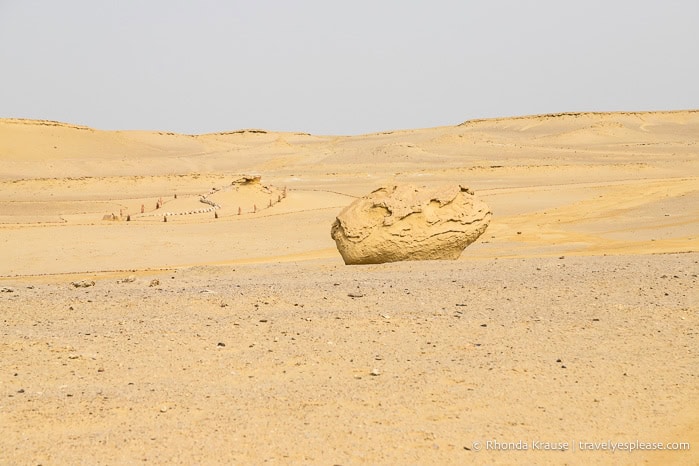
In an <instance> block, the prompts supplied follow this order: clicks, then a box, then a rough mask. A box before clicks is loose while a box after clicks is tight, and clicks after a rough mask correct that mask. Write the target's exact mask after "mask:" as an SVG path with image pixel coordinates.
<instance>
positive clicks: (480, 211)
mask: <svg viewBox="0 0 699 466" xmlns="http://www.w3.org/2000/svg"><path fill="white" fill-rule="evenodd" d="M490 218H491V212H490V209H489V208H488V206H487V205H486V204H485V203H484V202H483V201H481V200H479V199H478V198H476V196H475V195H474V194H473V192H472V191H471V190H469V189H468V188H466V187H463V186H460V185H452V186H443V187H439V188H427V187H416V186H412V185H400V186H386V187H382V188H379V189H377V190H376V191H374V192H372V193H371V194H369V195H368V196H364V197H362V198H360V199H357V200H356V201H354V202H353V203H352V204H350V205H349V206H347V207H346V208H345V209H344V210H343V211H342V212H340V214H339V215H338V216H337V220H336V221H335V223H334V224H333V226H332V230H331V235H332V237H333V239H334V240H335V243H336V244H337V249H338V250H339V251H340V254H341V255H342V258H343V259H344V261H345V264H380V263H383V262H395V261H404V260H433V259H457V258H458V257H459V256H460V255H461V252H462V251H463V250H464V248H466V246H468V245H469V244H471V243H473V242H474V241H475V240H476V239H477V238H478V237H479V236H480V235H481V234H482V233H483V232H484V231H485V229H486V228H487V227H488V223H489V222H490Z"/></svg>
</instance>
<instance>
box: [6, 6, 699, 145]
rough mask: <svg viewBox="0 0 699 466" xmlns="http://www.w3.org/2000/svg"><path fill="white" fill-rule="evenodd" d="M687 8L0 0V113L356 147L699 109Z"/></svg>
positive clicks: (693, 33) (696, 34)
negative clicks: (446, 133) (384, 140)
mask: <svg viewBox="0 0 699 466" xmlns="http://www.w3.org/2000/svg"><path fill="white" fill-rule="evenodd" d="M698 83H699V1H696V0H684V1H683V0H674V1H673V0H658V1H648V0H634V1H632V0H604V1H603V0H584V1H573V0H570V1H565V0H529V1H525V0H519V1H517V0H488V1H486V0H482V1H469V0H462V1H455V0H454V1H452V0H431V1H410V0H404V1H397V0H383V1H382V0H374V1H367V0H353V1H343V2H339V1H332V0H299V1H293V0H287V1H281V0H258V1H252V0H250V1H240V0H231V1H223V0H198V1H194V0H192V1H181V0H180V1H173V0H150V1H148V0H142V1H135V0H120V1H98V0H62V1H55V0H43V1H42V0H0V117H22V118H36V119H50V120H60V121H66V122H71V123H77V124H84V125H88V126H92V127H96V128H100V129H148V130H164V131H176V132H183V133H203V132H214V131H225V130H235V129H240V128H265V129H269V130H278V131H305V132H311V133H314V134H359V133H366V132H374V131H383V130H391V129H401V128H402V129H409V128H423V127H430V126H441V125H451V124H457V123H460V122H462V121H464V120H467V119H471V118H486V117H496V116H513V115H524V114H532V113H549V112H563V111H612V110H664V109H667V110H673V109H689V108H699V84H698Z"/></svg>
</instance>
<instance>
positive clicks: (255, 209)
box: [252, 204, 257, 214]
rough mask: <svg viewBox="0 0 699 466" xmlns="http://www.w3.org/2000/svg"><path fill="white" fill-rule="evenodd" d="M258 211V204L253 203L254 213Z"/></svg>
mask: <svg viewBox="0 0 699 466" xmlns="http://www.w3.org/2000/svg"><path fill="white" fill-rule="evenodd" d="M256 212H257V204H253V205H252V213H253V214H254V213H256Z"/></svg>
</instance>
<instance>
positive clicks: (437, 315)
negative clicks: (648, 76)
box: [0, 110, 699, 464]
mask: <svg viewBox="0 0 699 466" xmlns="http://www.w3.org/2000/svg"><path fill="white" fill-rule="evenodd" d="M698 142H699V111H697V110H689V111H672V112H633V113H565V114H552V115H534V116H525V117H514V118H498V119H490V120H474V121H468V122H464V123H462V124H459V125H455V126H445V127H438V128H427V129H414V130H404V131H391V132H382V133H374V134H367V135H362V136H317V135H309V134H305V133H275V132H270V131H265V130H262V129H250V130H239V131H231V132H226V133H215V134H204V135H180V134H173V133H165V132H149V131H102V130H96V129H92V128H87V127H83V126H76V125H71V124H67V123H59V122H50V121H31V120H18V119H5V120H0V162H1V163H0V288H2V289H3V290H9V291H3V292H2V293H0V318H1V319H2V320H3V322H5V327H4V334H3V339H2V341H0V360H2V363H1V364H2V372H3V374H5V375H4V376H0V395H2V400H3V401H0V463H2V464H29V463H42V462H43V463H45V464H75V463H76V462H80V461H87V460H86V458H91V459H92V460H90V462H92V463H133V462H140V461H141V460H143V459H147V460H149V461H151V462H156V463H158V464H165V463H168V464H192V463H216V462H235V463H250V464H253V463H254V464H257V463H261V462H263V461H266V460H276V461H277V462H281V463H304V464H319V463H322V464H356V463H363V464H378V463H383V464H406V463H419V464H428V463H434V464H437V463H438V464H464V463H466V462H476V461H486V462H488V463H491V464H515V463H519V462H522V461H524V462H531V463H536V464H548V463H558V464H560V463H561V462H567V463H569V464H577V463H586V464H609V463H612V462H615V463H616V462H617V460H619V458H622V459H621V460H619V461H621V462H622V463H624V464H627V463H628V464H638V463H639V462H644V461H645V462H647V464H672V462H674V463H675V464H692V463H697V462H699V458H698V457H697V453H696V451H697V448H696V447H697V446H699V437H697V431H696V429H695V428H693V427H692V426H695V425H696V422H697V419H699V413H697V411H696V406H698V405H699V404H698V403H697V402H698V401H699V388H697V387H699V384H697V383H696V377H697V370H696V369H697V367H699V356H698V355H697V353H696V348H697V341H696V331H695V329H696V327H697V325H699V304H698V299H697V292H696V290H697V286H698V284H697V271H698V270H699V269H698V268H697V261H699V250H698V247H697V245H699V144H698ZM242 175H257V176H261V182H260V183H259V184H254V185H237V184H235V181H236V180H239V179H240V178H241V176H242ZM388 182H392V183H393V182H398V183H401V182H406V183H408V182H409V183H413V184H434V185H436V184H440V183H449V184H455V183H458V184H462V185H465V186H468V187H470V188H472V189H474V190H475V191H476V193H477V194H478V196H479V197H480V198H481V199H483V200H484V201H485V202H486V203H487V204H488V205H489V206H490V208H491V210H492V212H493V217H492V221H491V224H490V227H489V228H488V230H487V231H486V232H485V234H483V235H482V237H481V238H480V239H479V240H478V241H477V242H476V243H474V244H473V245H471V246H469V247H468V248H467V249H466V250H465V252H464V254H463V255H462V257H461V258H460V259H459V260H457V261H455V262H425V263H419V264H407V263H396V264H386V265H379V266H368V267H346V266H344V265H343V263H342V259H341V257H340V255H339V253H338V252H337V250H336V249H335V244H334V241H333V240H332V238H331V237H330V226H331V224H332V223H333V221H334V219H335V216H336V215H337V214H338V213H339V212H340V210H341V209H342V208H343V207H345V206H346V205H348V204H349V203H351V202H352V200H353V199H355V198H356V197H358V196H361V195H364V194H367V193H368V192H370V191H372V190H373V189H376V188H377V187H379V186H381V185H382V184H384V183H388ZM202 199H205V200H207V201H208V202H209V203H205V202H202ZM161 201H162V203H161ZM142 206H143V210H144V211H143V213H141V209H142ZM156 206H157V208H156ZM127 217H128V218H129V221H127V220H126V219H127ZM105 218H108V219H105ZM165 218H167V221H164V219H165ZM128 275H134V277H135V281H127V282H124V281H123V279H124V278H125V277H127V276H128ZM83 279H87V280H94V281H95V285H94V286H92V287H88V288H86V289H84V290H83V289H76V288H74V287H72V286H71V285H70V282H71V281H79V280H83ZM153 279H157V283H156V282H151V280H153ZM117 281H119V282H118V283H117ZM149 284H152V286H149ZM350 294H351V295H353V296H355V297H351V296H349V295H350ZM217 343H224V346H217ZM559 360H560V361H559ZM557 361H559V362H557ZM561 366H565V369H563V368H561ZM374 369H376V374H374V375H372V373H373V372H374ZM234 407H235V408H234ZM137 413H138V414H137ZM524 437H527V438H528V440H530V441H531V440H532V439H535V438H538V439H542V440H543V439H548V440H558V441H563V440H573V439H577V440H589V441H604V440H617V441H629V440H634V439H637V440H640V441H667V442H669V441H691V442H692V450H691V451H690V452H668V451H666V452H662V453H652V452H636V453H633V454H630V456H623V457H622V456H620V455H619V453H617V454H616V455H617V456H614V455H613V454H611V453H609V452H580V451H574V450H571V449H568V450H566V451H565V452H558V453H551V452H547V453H541V452H532V451H529V452H528V453H526V454H522V455H520V456H517V453H513V452H506V453H503V452H492V451H491V452H481V454H480V456H477V455H478V453H476V452H474V451H473V450H472V447H473V443H472V442H473V441H475V440H486V439H488V438H491V439H492V438H498V439H501V440H503V441H517V440H518V439H520V438H524ZM556 455H558V456H556ZM627 455H629V454H628V453H627Z"/></svg>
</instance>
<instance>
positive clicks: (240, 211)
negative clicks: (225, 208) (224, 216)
mask: <svg viewBox="0 0 699 466" xmlns="http://www.w3.org/2000/svg"><path fill="white" fill-rule="evenodd" d="M242 213H243V209H241V208H240V207H238V215H240V214H242Z"/></svg>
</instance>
